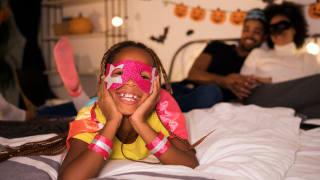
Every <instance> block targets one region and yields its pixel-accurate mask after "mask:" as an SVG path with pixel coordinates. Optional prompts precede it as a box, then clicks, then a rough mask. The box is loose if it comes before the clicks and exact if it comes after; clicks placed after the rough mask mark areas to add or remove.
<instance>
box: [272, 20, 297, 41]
mask: <svg viewBox="0 0 320 180" xmlns="http://www.w3.org/2000/svg"><path fill="white" fill-rule="evenodd" d="M269 27H270V32H271V34H270V37H271V40H272V42H273V43H274V44H275V45H278V46H283V45H286V44H289V43H291V42H293V39H294V35H295V33H296V31H295V29H294V28H293V27H292V25H291V22H290V20H289V19H288V18H287V17H286V16H283V15H277V16H274V17H273V18H272V19H271V21H270V24H269Z"/></svg>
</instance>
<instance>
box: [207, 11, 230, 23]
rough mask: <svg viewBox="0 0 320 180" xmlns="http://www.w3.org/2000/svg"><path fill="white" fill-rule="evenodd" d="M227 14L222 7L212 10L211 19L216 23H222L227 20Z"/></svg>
mask: <svg viewBox="0 0 320 180" xmlns="http://www.w3.org/2000/svg"><path fill="white" fill-rule="evenodd" d="M226 18H227V15H226V12H225V11H224V10H220V8H218V9H216V10H213V11H211V15H210V19H211V21H212V23H214V24H222V23H224V22H225V21H226Z"/></svg>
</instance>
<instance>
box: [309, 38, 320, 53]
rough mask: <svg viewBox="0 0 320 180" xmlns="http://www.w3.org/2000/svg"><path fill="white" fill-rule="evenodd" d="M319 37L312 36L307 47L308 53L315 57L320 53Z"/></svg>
mask: <svg viewBox="0 0 320 180" xmlns="http://www.w3.org/2000/svg"><path fill="white" fill-rule="evenodd" d="M318 37H320V34H314V35H312V36H310V38H311V40H310V41H309V42H308V44H307V45H306V50H307V52H308V53H310V54H313V55H318V54H319V52H320V47H319V44H318Z"/></svg>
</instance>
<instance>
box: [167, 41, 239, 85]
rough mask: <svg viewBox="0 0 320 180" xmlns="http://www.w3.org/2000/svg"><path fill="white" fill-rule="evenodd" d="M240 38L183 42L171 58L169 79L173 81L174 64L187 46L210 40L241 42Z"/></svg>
mask: <svg viewBox="0 0 320 180" xmlns="http://www.w3.org/2000/svg"><path fill="white" fill-rule="evenodd" d="M239 40H240V39H201V40H193V41H189V42H187V43H185V44H183V45H182V46H180V47H179V48H178V49H177V51H176V52H175V53H174V55H173V57H172V59H171V63H170V67H169V72H168V79H169V81H171V76H172V71H173V68H174V64H175V61H176V59H177V56H178V55H179V53H180V52H181V51H182V50H183V49H184V48H186V47H188V46H190V45H193V44H197V43H208V42H210V41H223V42H226V43H228V42H239Z"/></svg>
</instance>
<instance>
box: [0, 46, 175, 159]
mask: <svg viewBox="0 0 320 180" xmlns="http://www.w3.org/2000/svg"><path fill="white" fill-rule="evenodd" d="M127 47H136V48H140V49H142V50H145V51H146V52H147V53H148V54H150V56H151V57H152V59H153V61H154V62H153V63H154V66H156V67H157V70H158V73H159V76H160V80H161V77H162V76H163V78H164V80H165V86H166V89H167V90H168V91H170V92H172V89H171V86H170V84H169V81H168V76H167V74H166V72H165V70H164V68H163V66H162V64H161V62H160V59H159V57H158V56H157V55H156V53H155V52H154V51H153V50H152V49H150V48H148V47H147V46H145V45H144V44H142V43H139V42H134V41H124V42H120V43H118V44H115V45H113V46H112V47H111V48H110V49H109V50H108V51H107V52H106V53H105V54H104V56H103V58H102V61H101V72H100V81H101V77H102V76H103V75H104V74H105V71H106V66H107V64H108V63H112V61H113V59H114V57H115V56H116V55H117V54H118V53H119V52H121V50H122V49H124V48H127ZM100 81H99V82H100ZM169 132H170V131H169ZM67 136H68V133H67V132H66V133H63V134H59V135H57V136H55V137H52V138H50V139H47V140H43V141H38V142H29V143H26V144H23V145H21V146H17V147H9V146H7V147H5V150H2V151H0V162H2V161H5V160H7V159H10V158H12V157H16V156H31V155H49V156H50V155H52V156H53V155H57V154H60V153H62V152H63V151H64V150H65V149H66V139H67Z"/></svg>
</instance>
